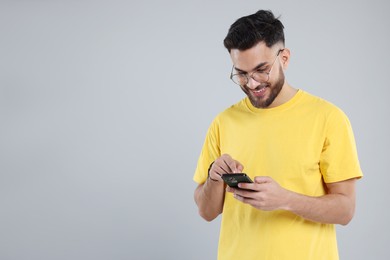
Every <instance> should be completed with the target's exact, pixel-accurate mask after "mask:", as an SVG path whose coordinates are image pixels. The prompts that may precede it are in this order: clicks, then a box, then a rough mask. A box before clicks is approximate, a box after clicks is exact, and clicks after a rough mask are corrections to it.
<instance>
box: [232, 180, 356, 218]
mask: <svg viewBox="0 0 390 260" xmlns="http://www.w3.org/2000/svg"><path fill="white" fill-rule="evenodd" d="M355 183H356V179H349V180H345V181H340V182H335V183H328V184H326V185H327V194H326V195H323V196H320V197H312V196H306V195H302V194H298V193H295V192H292V191H289V190H286V189H284V188H282V187H280V186H279V184H278V183H277V182H276V181H274V180H273V179H272V178H270V177H256V178H255V183H250V184H246V183H245V184H244V183H241V184H240V185H239V187H241V188H243V189H252V190H255V192H252V191H246V190H238V189H232V188H229V187H228V188H227V191H228V192H233V193H234V196H235V198H236V199H238V200H240V201H242V202H244V203H248V204H250V205H252V206H253V207H255V208H257V209H260V210H276V209H283V210H288V211H291V212H293V213H295V214H297V215H299V216H301V217H303V218H305V219H308V220H311V221H315V222H320V223H331V224H342V225H347V224H348V223H349V222H350V221H351V219H352V217H353V215H354V211H355Z"/></svg>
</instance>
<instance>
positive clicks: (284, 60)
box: [280, 48, 290, 70]
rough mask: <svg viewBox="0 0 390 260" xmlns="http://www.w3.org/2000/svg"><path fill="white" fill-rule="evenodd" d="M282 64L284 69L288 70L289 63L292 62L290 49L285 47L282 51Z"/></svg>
mask: <svg viewBox="0 0 390 260" xmlns="http://www.w3.org/2000/svg"><path fill="white" fill-rule="evenodd" d="M280 57H281V64H282V68H283V70H286V69H287V67H288V64H289V63H290V49H287V48H285V49H284V50H283V51H282V52H281V53H280Z"/></svg>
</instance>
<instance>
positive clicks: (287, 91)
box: [268, 81, 298, 108]
mask: <svg viewBox="0 0 390 260" xmlns="http://www.w3.org/2000/svg"><path fill="white" fill-rule="evenodd" d="M297 92H298V90H297V89H295V88H293V87H291V86H290V85H289V84H288V83H287V82H286V81H285V82H284V84H283V87H282V90H281V91H280V93H279V95H278V96H277V97H276V98H275V100H274V102H272V104H271V105H269V107H268V108H273V107H277V106H280V105H283V104H284V103H286V102H287V101H289V100H290V99H292V98H293V97H294V95H295V94H296V93H297Z"/></svg>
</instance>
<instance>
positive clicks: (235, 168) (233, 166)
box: [226, 159, 244, 173]
mask: <svg viewBox="0 0 390 260" xmlns="http://www.w3.org/2000/svg"><path fill="white" fill-rule="evenodd" d="M226 164H227V165H228V167H229V169H230V172H231V173H240V172H242V170H243V168H244V166H242V164H241V163H240V162H238V161H236V160H233V159H231V160H230V161H228V162H226Z"/></svg>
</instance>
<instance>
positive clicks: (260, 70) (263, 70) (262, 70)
mask: <svg viewBox="0 0 390 260" xmlns="http://www.w3.org/2000/svg"><path fill="white" fill-rule="evenodd" d="M256 72H257V73H264V72H266V70H265V69H257V70H256Z"/></svg>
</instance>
